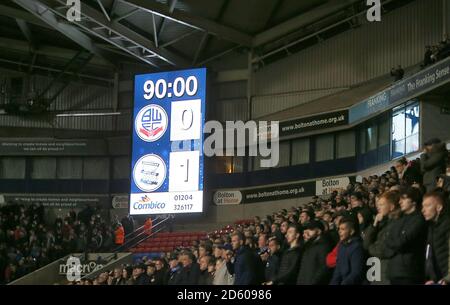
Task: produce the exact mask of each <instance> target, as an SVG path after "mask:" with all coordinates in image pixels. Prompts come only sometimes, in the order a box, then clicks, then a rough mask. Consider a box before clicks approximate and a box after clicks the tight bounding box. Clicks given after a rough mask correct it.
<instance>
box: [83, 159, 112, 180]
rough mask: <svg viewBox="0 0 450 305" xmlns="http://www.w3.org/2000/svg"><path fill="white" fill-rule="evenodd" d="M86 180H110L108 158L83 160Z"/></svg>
mask: <svg viewBox="0 0 450 305" xmlns="http://www.w3.org/2000/svg"><path fill="white" fill-rule="evenodd" d="M83 178H84V179H109V160H108V159H107V158H85V159H84V160H83Z"/></svg>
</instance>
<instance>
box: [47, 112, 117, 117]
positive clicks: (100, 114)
mask: <svg viewBox="0 0 450 305" xmlns="http://www.w3.org/2000/svg"><path fill="white" fill-rule="evenodd" d="M121 114H122V113H121V112H92V113H59V114H57V115H56V116H57V117H80V116H113V115H121Z"/></svg>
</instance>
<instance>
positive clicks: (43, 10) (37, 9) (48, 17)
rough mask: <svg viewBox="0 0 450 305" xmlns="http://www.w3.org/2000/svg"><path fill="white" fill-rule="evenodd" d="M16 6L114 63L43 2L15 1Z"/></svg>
mask: <svg viewBox="0 0 450 305" xmlns="http://www.w3.org/2000/svg"><path fill="white" fill-rule="evenodd" d="M13 1H14V2H15V3H16V4H18V5H19V6H21V7H23V8H24V9H26V10H27V11H29V12H30V13H32V14H33V15H34V16H36V17H38V18H39V19H40V20H42V21H43V22H45V23H47V24H48V25H50V26H51V27H52V28H54V29H55V30H57V31H58V32H60V33H62V34H64V35H65V36H67V37H68V38H70V39H72V40H73V41H75V42H76V43H78V44H79V45H81V46H82V47H83V48H85V49H86V50H89V51H90V52H91V53H94V54H96V55H98V56H100V57H102V58H104V59H105V60H107V61H108V62H110V63H111V64H112V63H113V62H114V59H112V58H111V56H110V55H109V54H107V53H105V52H104V51H103V50H101V49H99V48H98V47H97V46H96V45H95V44H94V42H93V41H92V39H91V38H90V37H89V36H87V35H86V34H84V33H83V32H81V31H80V30H79V29H78V28H77V27H75V26H73V25H71V24H67V23H62V22H60V21H59V20H58V18H57V16H56V15H55V14H54V13H53V12H52V11H51V10H49V8H48V7H47V6H46V5H44V4H43V3H42V2H41V1H37V0H13Z"/></svg>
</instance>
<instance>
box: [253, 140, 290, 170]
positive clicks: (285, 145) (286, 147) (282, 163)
mask: <svg viewBox="0 0 450 305" xmlns="http://www.w3.org/2000/svg"><path fill="white" fill-rule="evenodd" d="M269 150H270V149H269ZM290 155H291V154H290V142H289V141H284V142H280V143H279V151H278V158H279V160H278V164H275V163H274V162H275V161H276V160H275V158H274V157H273V153H272V152H271V154H270V155H269V156H267V157H263V156H261V154H260V152H259V150H258V155H257V156H254V157H253V158H251V159H252V160H253V170H254V171H257V170H265V169H270V168H277V167H286V166H289V161H290ZM262 160H266V161H272V163H271V164H270V165H269V166H268V167H261V161H262Z"/></svg>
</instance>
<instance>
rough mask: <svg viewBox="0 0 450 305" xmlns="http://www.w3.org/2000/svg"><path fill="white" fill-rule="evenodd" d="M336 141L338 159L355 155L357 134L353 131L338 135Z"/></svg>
mask: <svg viewBox="0 0 450 305" xmlns="http://www.w3.org/2000/svg"><path fill="white" fill-rule="evenodd" d="M336 141H337V143H336V157H337V158H338V159H339V158H347V157H353V156H354V155H355V132H354V131H353V130H350V131H344V132H340V133H338V134H337V137H336Z"/></svg>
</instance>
